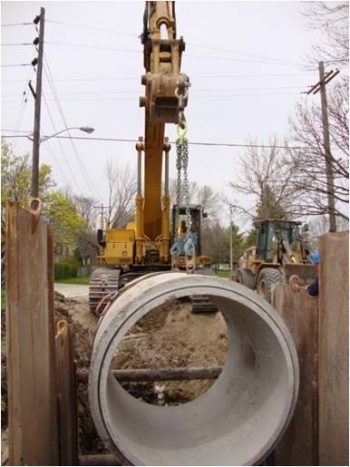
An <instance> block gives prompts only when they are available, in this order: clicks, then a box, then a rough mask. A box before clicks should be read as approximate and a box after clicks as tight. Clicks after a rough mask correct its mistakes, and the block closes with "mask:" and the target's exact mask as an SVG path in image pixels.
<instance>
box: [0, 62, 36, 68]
mask: <svg viewBox="0 0 350 467" xmlns="http://www.w3.org/2000/svg"><path fill="white" fill-rule="evenodd" d="M19 66H32V64H31V63H19V64H16V65H1V68H9V67H19Z"/></svg>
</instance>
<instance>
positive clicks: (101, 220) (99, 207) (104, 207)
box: [94, 203, 112, 229]
mask: <svg viewBox="0 0 350 467" xmlns="http://www.w3.org/2000/svg"><path fill="white" fill-rule="evenodd" d="M94 208H95V209H100V210H101V214H100V222H101V229H103V214H104V211H105V210H106V211H108V210H110V209H111V208H112V206H104V205H103V204H102V203H101V205H100V206H94ZM107 227H109V226H107Z"/></svg>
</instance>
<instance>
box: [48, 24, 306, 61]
mask: <svg viewBox="0 0 350 467" xmlns="http://www.w3.org/2000/svg"><path fill="white" fill-rule="evenodd" d="M47 22H50V23H54V24H60V25H64V26H69V27H74V28H80V29H89V30H94V31H100V32H106V33H112V34H120V35H124V36H129V37H134V38H138V35H137V34H135V33H131V32H125V31H118V30H115V29H105V28H99V27H96V26H90V25H79V24H73V23H66V22H63V21H54V20H47ZM57 45H58V43H57ZM61 45H63V44H62V43H61ZM187 45H188V47H197V48H201V49H208V50H213V51H222V52H227V53H231V54H236V55H241V56H246V57H253V58H259V59H262V60H268V61H269V62H279V63H280V64H285V65H290V66H292V64H293V65H296V64H297V62H291V61H288V60H284V59H280V58H275V57H267V56H262V55H256V54H250V53H245V52H238V51H235V50H232V49H226V48H222V47H215V46H207V45H202V44H201V45H199V44H194V43H191V42H189V43H187ZM86 47H89V46H86ZM108 50H109V49H108ZM190 56H191V55H190ZM270 64H272V63H270Z"/></svg>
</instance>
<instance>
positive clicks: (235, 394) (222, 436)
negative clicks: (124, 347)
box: [89, 273, 299, 465]
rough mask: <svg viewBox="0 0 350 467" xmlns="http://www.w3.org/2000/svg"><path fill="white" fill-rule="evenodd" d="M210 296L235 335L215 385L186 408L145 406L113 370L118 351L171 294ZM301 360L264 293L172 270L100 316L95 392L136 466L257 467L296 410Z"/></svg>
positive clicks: (100, 420) (106, 421)
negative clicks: (136, 326) (133, 329)
mask: <svg viewBox="0 0 350 467" xmlns="http://www.w3.org/2000/svg"><path fill="white" fill-rule="evenodd" d="M204 294H206V295H209V296H210V297H211V300H212V301H213V302H214V303H215V304H217V306H218V307H219V309H220V311H221V312H222V314H223V316H224V318H225V321H226V324H227V329H228V334H229V340H230V344H229V350H228V356H227V359H226V362H225V365H224V367H223V370H222V373H221V375H220V376H219V378H218V380H217V381H216V382H215V384H214V385H213V386H212V387H211V388H210V389H209V390H208V391H207V392H206V393H204V394H202V395H201V396H199V397H198V398H197V399H195V400H193V401H191V402H188V403H186V404H183V405H179V406H165V407H159V406H156V405H150V404H146V403H144V402H142V401H140V400H138V399H135V398H134V397H132V396H131V395H130V394H128V393H127V392H126V391H125V390H124V389H123V388H122V387H121V385H120V384H119V383H118V381H117V380H116V379H115V378H114V376H113V375H112V373H111V371H110V366H111V361H112V359H113V356H114V353H115V349H116V348H117V346H118V344H119V343H120V341H121V339H122V338H123V336H124V335H125V334H126V333H127V331H128V330H129V329H130V328H131V327H132V326H133V325H134V324H135V323H136V322H137V321H138V320H139V319H140V318H142V317H143V316H145V315H146V314H147V313H148V312H149V311H151V310H152V309H154V308H155V307H157V306H159V305H161V304H163V303H164V302H166V301H167V300H169V299H174V298H181V297H185V296H191V295H204ZM298 371H299V370H298V360H297V354H296V351H295V347H294V343H293V340H292V338H291V336H290V334H289V332H288V329H287V328H286V326H285V324H284V322H283V321H282V319H281V318H280V317H279V316H278V314H277V313H276V312H275V311H274V310H273V308H272V307H271V306H270V305H269V304H268V303H267V302H266V301H265V300H263V299H262V298H260V297H259V296H258V295H257V294H255V293H254V292H252V291H250V290H249V289H247V288H246V287H243V286H241V285H240V284H237V283H235V282H232V281H228V280H223V279H219V278H216V277H212V276H201V275H187V274H184V273H163V274H155V275H150V276H148V277H146V278H142V279H141V280H138V281H135V283H134V285H132V284H130V285H129V286H127V287H126V288H125V290H124V291H123V292H122V293H121V294H120V296H119V297H118V298H117V300H116V301H115V302H114V303H113V304H112V306H111V307H110V309H109V310H108V312H107V314H106V315H105V316H104V317H103V319H102V320H101V322H100V325H99V328H98V331H97V334H96V337H95V343H94V348H93V353H92V358H91V367H90V374H89V398H90V407H91V412H92V416H93V419H94V421H95V425H96V427H97V430H98V432H99V434H100V436H101V438H102V439H103V440H104V442H105V443H106V445H107V446H108V447H109V448H110V449H111V450H114V451H116V452H118V453H119V454H121V455H122V456H123V457H124V459H125V462H126V463H129V464H133V465H254V464H257V463H259V462H261V461H262V460H263V459H264V457H265V456H266V455H267V454H268V453H269V452H270V451H271V450H272V449H273V448H274V446H275V445H276V443H277V442H278V440H279V438H280V437H281V435H282V433H283V431H284V430H285V428H286V427H287V426H288V423H289V421H290V419H291V416H292V414H293V410H294V406H295V403H296V399H297V393H298V384H299V375H298Z"/></svg>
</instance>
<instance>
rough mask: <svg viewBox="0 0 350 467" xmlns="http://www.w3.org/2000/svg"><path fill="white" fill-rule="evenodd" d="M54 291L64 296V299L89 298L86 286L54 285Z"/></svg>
mask: <svg viewBox="0 0 350 467" xmlns="http://www.w3.org/2000/svg"><path fill="white" fill-rule="evenodd" d="M55 291H56V292H58V293H60V294H62V295H64V296H65V297H66V298H88V296H89V286H88V285H75V284H57V283H55Z"/></svg>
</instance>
